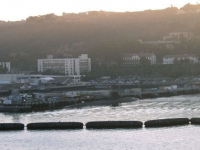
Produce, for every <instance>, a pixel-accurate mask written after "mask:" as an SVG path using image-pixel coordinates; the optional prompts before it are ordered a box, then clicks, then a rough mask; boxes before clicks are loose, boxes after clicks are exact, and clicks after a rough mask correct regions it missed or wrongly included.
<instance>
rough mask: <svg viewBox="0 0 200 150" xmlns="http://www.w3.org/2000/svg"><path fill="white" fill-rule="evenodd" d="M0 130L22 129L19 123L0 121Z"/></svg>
mask: <svg viewBox="0 0 200 150" xmlns="http://www.w3.org/2000/svg"><path fill="white" fill-rule="evenodd" d="M0 130H24V124H21V123H0Z"/></svg>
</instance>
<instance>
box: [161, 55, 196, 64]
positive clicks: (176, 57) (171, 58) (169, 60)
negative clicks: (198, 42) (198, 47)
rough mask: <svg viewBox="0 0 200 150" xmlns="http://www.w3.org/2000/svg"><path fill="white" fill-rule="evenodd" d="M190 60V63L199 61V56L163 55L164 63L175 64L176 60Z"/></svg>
mask: <svg viewBox="0 0 200 150" xmlns="http://www.w3.org/2000/svg"><path fill="white" fill-rule="evenodd" d="M181 60H188V61H189V63H197V62H198V58H197V57H196V56H195V55H189V54H184V55H166V56H164V57H163V64H174V62H175V61H178V62H180V61H181Z"/></svg>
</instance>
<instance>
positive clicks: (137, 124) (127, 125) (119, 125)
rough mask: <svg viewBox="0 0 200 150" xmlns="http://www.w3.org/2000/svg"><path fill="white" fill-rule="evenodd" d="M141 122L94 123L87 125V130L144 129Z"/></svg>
mask: <svg viewBox="0 0 200 150" xmlns="http://www.w3.org/2000/svg"><path fill="white" fill-rule="evenodd" d="M142 125H143V123H142V122H140V121H93V122H88V123H86V128H94V129H101V128H142Z"/></svg>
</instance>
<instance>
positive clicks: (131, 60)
mask: <svg viewBox="0 0 200 150" xmlns="http://www.w3.org/2000/svg"><path fill="white" fill-rule="evenodd" d="M142 57H143V58H146V59H147V60H149V62H150V64H151V65H154V64H156V55H155V54H154V53H138V54H125V55H124V56H123V65H124V66H130V65H138V64H140V60H141V58H142Z"/></svg>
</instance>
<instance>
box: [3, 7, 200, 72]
mask: <svg viewBox="0 0 200 150" xmlns="http://www.w3.org/2000/svg"><path fill="white" fill-rule="evenodd" d="M199 9H200V5H199V4H197V5H190V4H186V5H185V6H183V7H182V8H180V9H178V8H176V7H170V8H166V9H163V10H145V11H141V12H124V13H118V12H104V11H90V12H84V13H79V14H73V13H70V14H68V13H63V15H62V16H56V15H54V14H47V15H44V16H34V17H33V16H32V17H29V18H27V19H26V20H24V21H18V22H4V21H0V33H1V34H0V51H1V55H0V60H1V61H10V62H11V67H12V68H15V69H18V70H36V66H37V59H38V58H46V55H47V54H52V55H54V57H67V56H73V57H77V56H78V55H80V54H82V53H88V54H89V57H91V58H92V61H93V65H95V61H96V60H98V59H102V60H105V61H106V60H115V61H117V62H119V63H120V61H121V55H122V54H123V53H126V52H127V53H128V52H141V51H151V52H154V53H155V54H156V55H158V57H159V58H158V59H160V61H161V58H162V56H163V55H165V54H177V53H194V54H196V55H198V56H200V51H199V49H200V44H199V43H200V42H199V40H200V39H199V38H198V37H199V36H200V13H199ZM185 31H187V32H193V33H195V36H196V38H195V39H194V40H191V41H187V42H183V43H182V44H181V45H177V46H175V47H174V49H172V50H168V49H166V47H163V46H147V45H142V44H140V43H139V42H138V39H142V40H146V41H148V40H149V41H154V40H159V39H162V37H163V36H164V35H168V34H169V33H170V32H185Z"/></svg>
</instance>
